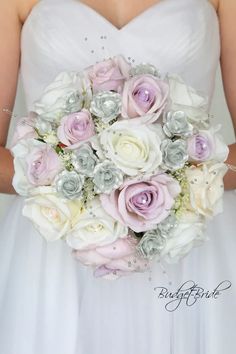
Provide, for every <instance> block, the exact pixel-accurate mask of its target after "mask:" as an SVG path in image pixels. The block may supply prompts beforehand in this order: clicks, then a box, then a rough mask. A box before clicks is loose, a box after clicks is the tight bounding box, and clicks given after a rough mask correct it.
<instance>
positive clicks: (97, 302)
mask: <svg viewBox="0 0 236 354" xmlns="http://www.w3.org/2000/svg"><path fill="white" fill-rule="evenodd" d="M22 205H23V198H21V197H18V196H17V197H15V199H13V201H12V203H11V205H10V207H9V208H8V210H7V212H6V214H5V216H4V217H3V218H2V220H1V222H0V235H1V236H0V353H2V354H188V353H191V354H222V353H227V354H233V353H234V350H235V349H234V348H235V344H236V340H235V334H234V331H235V328H236V289H235V284H234V283H235V280H236V275H235V269H236V257H235V255H236V217H235V210H236V193H235V192H233V191H230V192H226V193H225V197H224V213H223V214H221V215H219V216H217V217H216V218H215V219H214V220H213V221H212V222H210V223H209V226H208V235H209V240H208V241H206V242H205V243H204V245H202V246H199V247H197V248H195V249H194V250H192V252H191V253H190V254H189V255H188V256H186V257H185V258H184V259H183V260H181V261H180V262H179V263H178V264H171V265H170V264H169V265H167V264H161V263H158V262H157V263H155V264H154V266H153V268H152V271H151V273H150V272H147V273H140V274H133V275H131V276H127V277H123V278H119V279H118V280H115V281H111V280H105V279H100V278H94V276H93V272H92V270H91V269H90V268H87V267H85V266H83V265H81V264H80V263H78V262H77V261H76V260H75V259H74V258H73V257H72V256H71V250H70V249H69V247H67V245H66V244H65V243H64V242H63V241H57V242H55V243H47V242H46V241H45V240H44V239H43V238H42V237H41V236H40V235H39V234H38V233H37V232H36V231H35V229H34V227H33V226H32V224H31V222H29V221H28V220H27V219H26V218H24V217H23V216H22V213H21V212H22ZM225 280H228V284H229V282H231V283H232V286H231V287H230V288H229V289H227V290H225V291H222V292H220V294H218V296H216V298H213V297H209V298H206V297H203V298H200V299H198V300H197V301H196V302H195V303H194V304H192V303H193V302H194V298H192V301H191V298H189V301H187V299H185V300H183V301H181V302H180V303H179V306H178V308H177V309H176V310H175V311H168V310H167V309H168V308H169V307H168V306H169V305H168V303H169V302H170V298H169V299H168V298H163V296H161V293H160V291H161V289H160V288H162V287H164V288H166V289H168V291H169V292H172V293H174V292H176V291H177V289H178V288H179V287H180V286H181V285H182V284H183V283H185V282H186V281H192V282H195V283H196V285H198V286H199V287H202V288H204V290H205V291H209V292H212V291H213V290H214V289H215V288H216V287H217V285H218V284H220V283H221V282H222V281H225ZM176 304H177V302H176ZM191 304H192V306H190V305H191Z"/></svg>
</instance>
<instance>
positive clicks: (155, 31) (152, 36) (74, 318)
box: [0, 0, 236, 354]
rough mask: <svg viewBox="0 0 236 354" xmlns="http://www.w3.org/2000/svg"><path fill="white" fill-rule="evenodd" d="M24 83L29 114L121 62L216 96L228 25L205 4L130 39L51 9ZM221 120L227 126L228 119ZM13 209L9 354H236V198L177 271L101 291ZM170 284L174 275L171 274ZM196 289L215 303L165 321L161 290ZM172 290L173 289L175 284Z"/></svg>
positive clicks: (148, 15) (150, 17) (7, 244)
mask: <svg viewBox="0 0 236 354" xmlns="http://www.w3.org/2000/svg"><path fill="white" fill-rule="evenodd" d="M21 39H22V41H21V50H22V56H21V74H22V79H23V84H24V89H25V95H26V101H27V106H28V109H29V110H30V109H32V107H33V101H34V100H35V99H37V98H38V96H40V95H41V93H42V90H43V89H44V87H45V86H46V85H47V84H49V83H50V82H51V81H52V80H53V79H54V77H55V76H56V75H57V74H58V73H59V72H60V71H62V70H81V69H83V68H84V67H86V66H88V65H91V64H93V63H94V62H95V61H98V60H101V59H103V58H104V57H108V56H112V55H115V54H119V53H122V54H123V55H124V56H125V57H126V59H127V60H129V61H131V62H132V63H139V62H142V61H146V62H151V63H153V64H155V65H156V66H157V67H158V68H159V69H160V71H161V72H162V73H165V72H170V73H171V72H172V73H179V74H180V75H181V76H182V77H183V78H184V79H185V80H186V81H187V83H188V84H190V85H192V86H194V87H195V88H196V89H199V90H201V91H203V92H204V93H205V94H206V95H208V96H209V103H210V102H211V97H212V94H213V89H214V83H215V73H216V67H217V64H218V60H219V54H220V38H219V24H218V19H217V15H216V13H215V10H214V8H213V6H212V5H211V4H210V3H209V2H208V1H207V0H162V1H161V2H159V3H158V4H156V5H154V6H152V7H150V8H149V9H147V10H146V11H145V12H143V13H142V14H141V15H139V16H137V17H136V18H135V19H133V20H132V21H131V22H130V23H128V24H127V25H125V26H124V27H123V28H122V29H121V30H119V29H117V28H116V27H115V26H113V25H112V24H111V23H109V22H108V20H106V19H105V18H104V17H102V16H101V15H99V14H98V13H96V12H95V11H94V10H92V9H91V8H89V7H88V6H87V5H85V4H83V3H82V2H80V1H78V0H41V1H39V2H38V3H37V5H36V6H35V7H34V8H33V10H32V12H31V13H30V15H29V17H28V19H27V20H26V22H25V24H24V27H23V32H22V37H21ZM222 120H223V117H222ZM22 205H23V199H22V198H21V197H18V196H17V197H15V199H14V200H13V202H12V204H11V206H10V208H9V209H8V212H7V214H6V215H5V217H4V218H3V219H2V221H1V228H0V234H1V237H0V353H2V354H189V353H191V354H222V353H227V354H233V353H234V347H235V335H234V329H235V318H236V302H235V298H236V291H235V286H234V282H235V280H236V279H235V274H234V272H235V266H236V259H235V250H236V235H235V227H236V221H235V216H234V214H235V209H236V194H235V193H234V192H233V191H232V192H226V193H225V211H224V213H223V214H222V215H220V216H218V217H217V218H216V219H214V221H213V222H211V223H210V224H209V227H208V234H209V236H210V237H209V241H207V242H206V243H205V244H204V245H203V246H201V247H199V248H196V249H194V250H193V251H192V252H191V253H190V254H189V255H188V256H187V257H186V258H185V259H183V260H182V261H181V262H180V263H179V264H177V265H164V271H163V268H162V267H161V265H160V264H158V263H157V264H156V265H155V267H154V268H153V271H152V275H151V277H152V280H151V281H150V280H149V279H148V278H149V275H148V273H144V274H135V275H133V276H130V277H126V278H120V279H118V280H117V281H115V282H112V281H108V280H104V279H95V278H94V277H93V275H92V271H91V270H90V269H89V268H86V267H84V266H82V265H81V264H79V263H77V262H76V261H75V260H74V259H73V258H72V257H71V255H70V250H69V248H68V247H67V246H66V245H65V244H64V243H63V242H60V241H58V242H56V243H53V244H52V243H46V241H44V240H43V239H42V238H41V237H40V236H39V235H38V233H37V232H36V231H35V230H34V228H33V226H32V225H31V223H30V222H29V221H28V220H27V219H25V218H24V217H23V216H22V215H21V210H22ZM165 272H167V274H165ZM189 279H191V280H193V281H195V282H196V283H198V285H199V286H202V287H204V288H205V289H206V290H213V289H214V288H215V287H216V286H217V285H218V283H220V282H221V281H223V280H226V279H228V280H230V281H231V282H232V288H231V289H229V290H228V291H226V292H224V293H222V295H221V296H220V297H219V298H218V299H216V300H213V299H209V300H206V299H205V300H199V301H198V302H197V303H196V304H195V305H194V306H192V307H187V306H186V305H184V304H182V305H181V306H180V307H179V308H178V310H176V311H175V312H172V313H170V312H167V311H166V310H165V304H166V301H165V300H163V299H158V297H157V292H156V291H155V290H154V287H156V286H166V287H168V288H169V289H170V290H172V291H176V290H177V287H178V286H179V285H181V283H183V282H185V281H187V280H189ZM170 280H171V281H172V284H169V281H170Z"/></svg>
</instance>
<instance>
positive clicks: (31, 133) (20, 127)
mask: <svg viewBox="0 0 236 354" xmlns="http://www.w3.org/2000/svg"><path fill="white" fill-rule="evenodd" d="M35 118H36V115H34V113H33V112H30V114H29V117H23V118H21V119H20V120H19V121H18V122H17V125H16V128H15V131H14V135H13V138H12V142H11V146H12V147H13V146H15V145H16V144H17V143H18V142H19V140H21V139H30V138H37V133H36V131H35V129H34V126H35Z"/></svg>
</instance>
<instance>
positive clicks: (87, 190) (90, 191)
mask: <svg viewBox="0 0 236 354" xmlns="http://www.w3.org/2000/svg"><path fill="white" fill-rule="evenodd" d="M95 196H96V193H95V191H94V183H93V180H92V179H91V178H89V177H88V178H85V181H84V186H83V197H82V200H81V202H82V204H83V206H84V207H85V208H86V205H87V203H88V202H90V201H91V200H93V199H94V198H95Z"/></svg>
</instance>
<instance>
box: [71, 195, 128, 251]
mask: <svg viewBox="0 0 236 354" xmlns="http://www.w3.org/2000/svg"><path fill="white" fill-rule="evenodd" d="M127 234H128V228H127V227H125V226H123V225H122V224H121V223H119V222H118V221H116V220H114V219H113V218H112V217H111V216H110V215H108V214H107V213H106V212H105V210H104V209H103V208H102V205H101V202H100V200H99V199H98V198H95V199H93V200H92V201H91V202H90V204H89V205H88V208H87V210H85V211H84V212H83V213H82V214H81V215H80V218H79V220H78V222H77V224H76V225H75V227H74V229H73V230H72V232H71V233H70V234H69V235H68V236H67V239H66V240H67V243H68V245H69V246H70V247H72V248H74V249H86V248H91V247H95V246H103V245H107V244H110V243H112V242H114V241H116V240H117V239H118V238H119V237H121V238H122V237H125V236H127Z"/></svg>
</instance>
